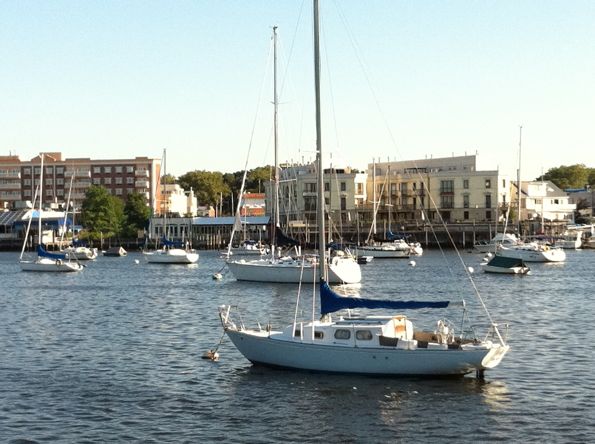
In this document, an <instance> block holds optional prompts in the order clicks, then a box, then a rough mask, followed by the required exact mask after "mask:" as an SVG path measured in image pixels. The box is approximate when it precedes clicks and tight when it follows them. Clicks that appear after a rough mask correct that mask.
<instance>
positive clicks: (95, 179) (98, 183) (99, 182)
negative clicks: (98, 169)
mask: <svg viewBox="0 0 595 444" xmlns="http://www.w3.org/2000/svg"><path fill="white" fill-rule="evenodd" d="M93 185H101V179H100V178H99V177H94V178H93Z"/></svg>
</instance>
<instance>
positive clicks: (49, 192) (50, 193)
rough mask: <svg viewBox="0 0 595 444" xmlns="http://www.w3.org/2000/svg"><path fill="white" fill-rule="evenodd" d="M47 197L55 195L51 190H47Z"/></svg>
mask: <svg viewBox="0 0 595 444" xmlns="http://www.w3.org/2000/svg"><path fill="white" fill-rule="evenodd" d="M45 195H46V196H53V195H54V193H53V190H51V189H49V190H45Z"/></svg>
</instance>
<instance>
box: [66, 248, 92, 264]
mask: <svg viewBox="0 0 595 444" xmlns="http://www.w3.org/2000/svg"><path fill="white" fill-rule="evenodd" d="M62 253H64V254H65V255H66V258H68V259H78V260H79V261H92V260H95V259H97V248H87V247H78V248H75V249H66V250H64V251H62Z"/></svg>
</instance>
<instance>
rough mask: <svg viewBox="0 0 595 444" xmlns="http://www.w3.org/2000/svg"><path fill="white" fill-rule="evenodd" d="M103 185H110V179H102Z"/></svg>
mask: <svg viewBox="0 0 595 444" xmlns="http://www.w3.org/2000/svg"><path fill="white" fill-rule="evenodd" d="M103 183H104V184H106V185H111V183H112V178H111V177H104V178H103Z"/></svg>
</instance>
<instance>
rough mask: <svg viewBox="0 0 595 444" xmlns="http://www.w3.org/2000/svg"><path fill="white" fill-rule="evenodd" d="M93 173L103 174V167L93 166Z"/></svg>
mask: <svg viewBox="0 0 595 444" xmlns="http://www.w3.org/2000/svg"><path fill="white" fill-rule="evenodd" d="M93 174H101V167H93Z"/></svg>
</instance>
